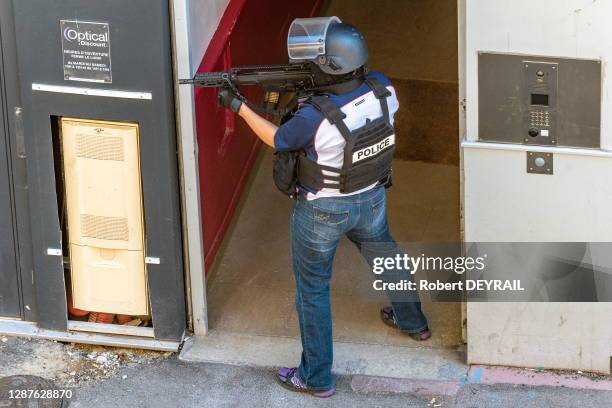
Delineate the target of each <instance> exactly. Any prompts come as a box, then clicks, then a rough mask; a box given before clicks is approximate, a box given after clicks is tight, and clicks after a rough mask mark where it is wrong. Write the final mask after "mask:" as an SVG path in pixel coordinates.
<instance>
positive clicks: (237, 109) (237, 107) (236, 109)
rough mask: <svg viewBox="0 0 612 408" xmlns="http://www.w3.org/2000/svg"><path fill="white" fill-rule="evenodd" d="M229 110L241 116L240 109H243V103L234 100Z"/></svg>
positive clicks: (236, 99)
mask: <svg viewBox="0 0 612 408" xmlns="http://www.w3.org/2000/svg"><path fill="white" fill-rule="evenodd" d="M229 108H230V109H231V110H232V112H234V113H237V114H240V109H241V108H242V101H241V100H240V99H238V98H234V99H232V101H231V102H230V106H229Z"/></svg>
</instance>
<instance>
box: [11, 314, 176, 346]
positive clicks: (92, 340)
mask: <svg viewBox="0 0 612 408" xmlns="http://www.w3.org/2000/svg"><path fill="white" fill-rule="evenodd" d="M140 329H143V328H142V327H141V328H140ZM0 334H4V335H6V336H18V337H31V338H39V339H49V340H57V341H64V342H69V343H85V344H98V345H102V346H112V347H127V348H138V349H146V350H160V351H173V352H176V351H178V349H179V346H180V344H181V343H180V342H178V341H164V340H155V339H153V338H149V337H136V336H134V335H128V336H126V335H118V334H104V333H89V332H81V331H68V332H63V331H58V330H48V329H41V328H39V327H38V326H37V325H36V323H32V322H24V321H21V320H0Z"/></svg>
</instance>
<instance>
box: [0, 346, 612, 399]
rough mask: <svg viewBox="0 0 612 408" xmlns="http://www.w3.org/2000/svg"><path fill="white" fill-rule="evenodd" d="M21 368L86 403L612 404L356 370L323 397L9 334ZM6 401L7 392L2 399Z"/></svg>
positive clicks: (11, 357) (163, 359)
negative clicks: (390, 380) (387, 382)
mask: <svg viewBox="0 0 612 408" xmlns="http://www.w3.org/2000/svg"><path fill="white" fill-rule="evenodd" d="M18 374H23V375H25V374H30V375H39V376H42V377H45V378H48V379H50V380H53V381H54V382H55V384H56V386H57V387H58V388H60V389H61V388H66V387H69V388H70V389H72V390H74V397H73V398H72V400H71V403H70V406H71V407H79V408H123V407H135V408H140V407H142V408H145V407H146V408H158V407H159V408H169V407H172V408H175V407H176V408H183V407H184V408H188V407H189V408H192V407H193V408H195V407H198V408H200V407H214V408H217V407H266V408H274V407H282V408H287V407H326V406H330V407H332V406H333V407H351V408H358V407H451V408H459V407H465V408H480V407H487V408H489V407H495V408H497V407H499V408H506V407H508V408H510V407H512V408H514V407H523V408H531V407H534V408H535V407H542V408H544V407H546V408H549V407H554V408H564V407H568V408H569V407H572V408H573V407H578V406H580V407H587V408H588V407H598V408H602V407H610V406H612V391H594V390H579V389H567V388H561V387H543V386H520V385H519V386H513V385H485V384H471V383H468V382H466V383H464V384H463V385H461V386H460V388H459V390H458V392H457V393H456V395H451V396H446V397H443V396H441V395H442V394H443V393H444V390H442V389H441V390H436V389H435V387H434V388H433V391H431V392H430V391H427V392H426V393H424V394H423V395H421V396H414V395H402V394H384V393H377V392H366V393H363V392H355V391H354V389H357V390H359V389H360V388H359V387H356V386H355V385H356V381H355V377H351V376H342V377H340V378H338V382H337V387H338V394H337V395H335V396H334V397H332V398H330V399H327V400H321V399H317V398H313V397H310V396H306V395H301V394H294V393H291V392H289V391H286V390H285V389H283V388H281V387H280V386H279V385H278V384H277V383H276V379H275V376H274V371H273V370H270V369H262V368H253V367H245V366H232V365H225V364H212V363H186V362H182V361H179V360H178V358H177V356H176V355H174V354H171V355H169V354H167V353H152V352H144V353H143V352H140V351H130V350H120V349H107V348H102V347H97V346H84V345H65V344H62V343H57V342H52V341H44V340H27V339H13V338H3V341H2V342H0V377H4V376H11V375H18ZM363 389H364V388H363V387H362V388H361V390H363ZM438 391H439V392H438ZM6 402H7V401H2V400H1V397H0V406H2V407H5V406H7V405H5V403H6ZM8 406H9V407H11V405H8ZM13 406H15V405H13ZM22 406H23V405H22Z"/></svg>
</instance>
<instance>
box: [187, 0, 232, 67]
mask: <svg viewBox="0 0 612 408" xmlns="http://www.w3.org/2000/svg"><path fill="white" fill-rule="evenodd" d="M229 1H230V0H206V1H201V0H189V1H188V2H187V3H188V10H189V14H188V15H189V38H190V41H191V45H190V47H189V50H190V53H191V68H192V70H193V71H194V72H195V70H196V69H197V68H198V66H199V65H200V63H201V62H202V57H204V52H206V48H207V47H208V43H210V40H211V38H212V36H213V34H214V33H215V30H216V29H217V26H218V25H219V21H220V20H221V16H223V12H224V11H225V8H226V7H227V5H228V4H229Z"/></svg>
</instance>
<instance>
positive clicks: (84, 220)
mask: <svg viewBox="0 0 612 408" xmlns="http://www.w3.org/2000/svg"><path fill="white" fill-rule="evenodd" d="M128 231H129V230H128V220H127V218H120V217H101V216H99V215H91V214H81V236H83V237H88V238H97V239H107V240H114V241H128V240H129V232H128Z"/></svg>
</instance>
